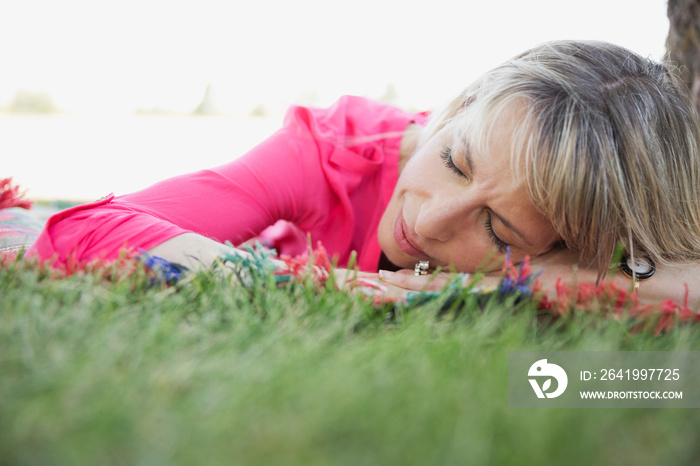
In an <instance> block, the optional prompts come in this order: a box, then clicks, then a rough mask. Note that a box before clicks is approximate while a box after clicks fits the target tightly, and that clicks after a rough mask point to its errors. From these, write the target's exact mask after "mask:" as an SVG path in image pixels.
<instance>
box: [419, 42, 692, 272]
mask: <svg viewBox="0 0 700 466" xmlns="http://www.w3.org/2000/svg"><path fill="white" fill-rule="evenodd" d="M516 104H517V105H520V106H521V108H524V113H523V115H524V116H523V119H522V121H520V123H519V125H517V126H516V130H515V132H514V134H513V135H512V139H511V145H512V146H511V147H512V151H513V165H512V167H513V169H514V170H515V171H514V173H517V168H518V167H523V166H524V170H525V173H524V176H525V177H526V182H527V186H528V189H529V194H530V198H531V200H532V202H533V203H534V205H535V207H536V208H537V209H538V210H539V211H540V212H542V214H544V215H545V216H546V217H547V219H549V220H550V221H551V223H552V225H553V226H554V228H555V229H556V230H557V232H558V233H559V234H560V235H561V237H562V238H563V240H564V242H565V243H566V246H567V247H568V248H570V249H572V250H574V251H577V252H578V254H579V256H580V259H581V260H582V261H583V262H585V263H587V265H592V266H594V267H596V268H597V270H598V271H599V278H601V277H602V276H603V274H604V273H605V271H606V270H607V268H608V267H609V265H610V262H611V259H612V256H613V254H614V251H615V248H616V245H617V244H618V243H622V244H623V245H624V247H625V248H626V249H627V252H628V253H629V254H632V255H636V256H640V255H643V256H646V257H649V258H651V259H652V260H653V261H654V262H656V263H657V264H667V263H671V262H682V261H690V260H697V259H700V210H699V208H700V154H699V152H698V151H699V148H698V141H699V140H700V132H699V129H698V122H697V116H696V114H695V110H694V107H693V105H692V104H691V101H690V98H689V95H688V92H687V90H686V89H685V88H684V87H683V85H682V84H681V81H680V80H679V78H678V77H677V76H676V74H675V73H674V70H672V69H670V67H666V66H664V65H663V64H661V63H656V62H654V61H652V60H649V59H645V58H642V57H640V56H639V55H637V54H635V53H633V52H631V51H629V50H626V49H624V48H622V47H619V46H615V45H612V44H608V43H602V42H574V41H556V42H550V43H546V44H543V45H541V46H539V47H536V48H534V49H531V50H529V51H527V52H525V53H523V54H521V55H519V56H517V57H515V58H513V59H512V60H510V61H508V62H506V63H504V64H503V65H501V66H499V67H498V68H496V69H494V70H492V71H491V72H489V73H487V74H486V75H484V76H483V77H482V78H481V79H479V80H478V81H477V82H476V83H474V84H473V85H472V86H469V87H468V88H467V89H465V90H464V91H463V92H462V93H461V94H460V95H459V96H458V97H457V98H455V99H453V100H452V101H451V102H449V103H448V104H447V105H446V106H445V107H444V108H442V109H440V110H438V111H436V112H435V113H434V114H433V115H432V118H431V121H430V123H429V125H428V126H427V127H426V131H425V134H424V140H425V139H427V138H429V137H431V136H432V135H434V134H436V133H437V132H438V131H440V130H441V129H442V128H444V127H445V126H446V125H448V124H451V123H455V124H458V125H459V126H460V127H461V128H462V131H463V132H465V133H466V135H467V136H468V137H469V140H470V143H471V144H473V145H474V146H475V149H476V150H486V151H488V147H487V146H488V145H487V141H488V139H489V130H490V128H493V126H494V124H496V120H497V119H498V116H499V115H500V114H501V113H502V112H503V111H504V110H505V109H507V108H512V106H513V105H516ZM521 162H524V164H523V165H521Z"/></svg>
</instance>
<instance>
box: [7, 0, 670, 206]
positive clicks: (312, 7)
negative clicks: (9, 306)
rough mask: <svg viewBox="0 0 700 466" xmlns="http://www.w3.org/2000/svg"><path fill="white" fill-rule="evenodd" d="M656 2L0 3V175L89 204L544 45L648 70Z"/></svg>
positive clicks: (418, 102)
mask: <svg viewBox="0 0 700 466" xmlns="http://www.w3.org/2000/svg"><path fill="white" fill-rule="evenodd" d="M668 24H669V23H668V19H667V17H666V1H665V0H588V1H587V2H564V1H561V0H528V1H522V0H501V1H497V2H495V1H488V0H478V1H477V0H462V1H458V2H456V1H454V0H433V1H431V2H426V1H425V0H422V1H410V0H402V1H398V0H396V1H395V0H354V1H352V2H347V1H346V2H335V1H332V0H324V1H321V0H297V1H282V0H275V1H256V2H252V1H246V2H244V1H240V0H234V1H214V0H197V1H177V0H170V1H165V0H121V1H119V2H106V1H101V0H22V1H21V2H20V1H15V2H12V1H5V2H2V3H1V4H0V178H4V177H7V176H12V177H13V178H14V180H15V181H16V182H17V183H19V184H21V185H22V186H23V187H25V188H27V190H28V196H29V197H30V198H33V199H39V200H41V199H66V200H78V201H80V200H93V199H96V198H98V197H101V196H103V195H105V194H108V193H110V192H114V193H115V194H117V195H119V194H125V193H128V192H131V191H134V190H136V189H140V188H143V187H146V186H148V185H150V184H152V183H154V182H156V181H158V180H160V179H162V178H166V177H169V176H173V175H176V174H180V173H185V172H188V171H192V170H196V169H199V168H206V167H209V166H215V165H218V164H221V163H225V162H226V161H228V160H231V159H232V158H235V157H237V156H239V155H241V154H242V153H244V152H245V151H246V150H247V149H249V148H250V147H252V146H253V145H255V144H256V143H258V142H260V141H261V140H262V139H264V138H265V137H266V136H267V135H269V134H271V133H272V132H273V131H274V130H275V129H276V128H278V127H279V126H280V124H281V122H282V118H283V116H284V111H285V109H286V108H287V106H289V105H290V104H294V103H299V104H304V105H315V106H327V105H330V104H332V103H333V102H334V101H335V100H336V99H337V98H338V97H339V96H341V95H343V94H357V95H363V96H367V97H372V98H375V99H380V100H384V101H386V102H390V103H393V104H395V105H398V106H400V107H403V108H406V109H410V110H428V109H431V108H434V107H435V106H437V105H439V104H441V103H442V102H443V101H445V100H447V99H449V98H450V97H451V96H452V95H453V94H455V93H456V92H458V91H459V90H460V89H461V88H462V87H464V86H465V85H466V84H468V83H469V82H470V81H472V80H473V79H474V78H476V77H477V76H478V75H480V74H481V73H483V72H485V71H487V70H488V69H490V68H492V67H493V66H495V65H497V64H499V63H500V62H502V61H504V60H506V59H508V58H510V57H511V56H512V55H515V54H516V53H519V52H521V51H523V50H525V49H527V48H529V47H531V46H534V45H536V44H539V43H541V42H544V41H547V40H552V39H598V40H606V41H610V42H615V43H618V44H620V45H623V46H626V47H628V48H630V49H632V50H634V51H636V52H638V53H640V54H642V55H644V56H650V57H652V58H654V59H657V60H660V59H661V58H662V57H663V55H664V54H665V40H666V35H667V33H668Z"/></svg>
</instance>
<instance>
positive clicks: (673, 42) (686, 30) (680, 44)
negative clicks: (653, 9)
mask: <svg viewBox="0 0 700 466" xmlns="http://www.w3.org/2000/svg"><path fill="white" fill-rule="evenodd" d="M667 14H668V19H669V22H670V28H669V31H668V38H667V39H666V51H667V53H668V59H669V60H670V61H671V62H675V63H676V64H678V65H679V66H680V70H681V77H682V78H683V81H685V83H686V85H687V86H688V89H689V90H690V92H691V94H692V96H693V100H694V102H695V108H696V109H697V110H698V112H699V113H700V0H668V10H667Z"/></svg>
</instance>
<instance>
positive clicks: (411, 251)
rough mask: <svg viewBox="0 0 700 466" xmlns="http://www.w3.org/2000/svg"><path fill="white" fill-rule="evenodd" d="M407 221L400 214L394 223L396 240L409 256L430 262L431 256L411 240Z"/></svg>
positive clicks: (400, 213)
mask: <svg viewBox="0 0 700 466" xmlns="http://www.w3.org/2000/svg"><path fill="white" fill-rule="evenodd" d="M408 232H409V229H408V226H407V225H406V221H405V220H404V219H403V212H399V215H398V216H397V217H396V221H395V222H394V239H395V240H396V244H397V245H398V246H399V248H400V249H401V250H402V251H403V252H405V253H406V254H408V255H409V256H413V257H416V258H418V259H423V260H428V259H430V256H428V255H427V254H426V253H424V252H423V251H422V250H421V249H419V248H418V246H417V245H416V243H415V241H413V240H412V239H411V238H410V236H409V235H410V233H408Z"/></svg>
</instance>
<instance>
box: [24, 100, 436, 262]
mask: <svg viewBox="0 0 700 466" xmlns="http://www.w3.org/2000/svg"><path fill="white" fill-rule="evenodd" d="M426 120H427V117H426V116H425V115H424V114H413V113H407V112H405V111H403V110H400V109H398V108H395V107H392V106H389V105H386V104H382V103H377V102H373V101H371V100H368V99H365V98H361V97H352V96H345V97H342V98H340V99H339V100H338V101H337V102H336V103H335V104H334V105H333V106H331V107H330V108H328V109H316V108H305V107H299V106H294V107H291V108H290V110H289V111H288V113H287V116H286V118H285V122H284V126H283V127H282V129H280V130H279V131H277V132H276V133H275V134H273V135H272V136H271V137H270V138H268V139H267V140H265V141H264V142H263V143H262V144H260V145H258V146H257V147H255V148H254V149H252V150H251V151H250V152H248V153H247V154H245V155H243V156H242V157H240V158H238V159H235V160H233V161H231V162H229V163H227V164H225V165H222V166H219V167H215V168H211V169H207V170H201V171H198V172H194V173H191V174H187V175H182V176H178V177H175V178H171V179H168V180H165V181H162V182H160V183H157V184H155V185H153V186H151V187H149V188H146V189H144V190H142V191H138V192H135V193H133V194H129V195H126V196H120V197H114V196H113V195H110V196H107V197H105V198H103V199H101V200H99V201H96V202H93V203H91V204H86V205H82V206H78V207H74V208H72V209H68V210H66V211H63V212H60V213H58V214H56V215H54V216H53V217H51V218H50V219H49V221H48V223H47V225H46V227H45V228H44V230H43V231H42V233H41V235H40V236H39V238H38V239H37V241H36V242H35V243H34V245H33V246H32V247H31V248H30V250H29V251H28V255H29V256H30V257H31V256H32V255H36V256H38V257H39V258H41V259H43V260H49V259H50V260H53V261H54V264H57V265H60V264H65V263H66V262H67V261H69V260H71V261H78V262H87V261H91V260H95V259H106V260H110V259H115V258H117V257H118V255H119V253H120V251H122V250H123V249H124V248H126V249H132V250H133V249H137V248H142V249H145V250H148V249H150V248H152V247H154V246H156V245H158V244H160V243H162V242H164V241H166V240H168V239H170V238H173V237H175V236H177V235H180V234H183V233H187V232H192V233H198V234H200V235H204V236H207V237H209V238H212V239H214V240H216V241H219V242H226V241H230V242H231V243H232V244H234V245H238V244H240V243H242V242H244V241H246V240H248V239H250V238H253V237H260V238H262V239H263V240H265V241H267V242H269V243H270V245H271V246H272V247H275V248H276V249H277V250H278V252H279V253H280V254H292V255H293V254H298V253H301V252H303V251H305V249H306V244H307V239H306V233H307V232H308V233H309V234H310V235H311V240H312V244H314V245H315V244H316V243H317V242H318V241H320V242H321V243H322V244H323V245H324V247H325V248H326V250H327V251H328V252H329V254H330V255H331V256H332V257H336V258H337V260H338V265H339V266H341V267H342V266H344V265H346V264H347V261H348V259H349V257H350V254H351V252H352V251H356V252H357V254H358V267H359V268H360V270H363V271H376V270H377V267H378V264H379V258H380V255H381V250H380V248H379V243H378V240H377V228H378V226H379V220H380V218H381V216H382V214H383V213H384V210H385V209H386V206H387V204H388V202H389V199H390V198H391V195H392V192H393V189H394V187H395V186H396V182H397V179H398V175H399V171H398V163H399V149H400V145H401V138H402V136H403V133H404V131H405V129H406V127H407V126H408V125H409V124H410V123H411V122H416V123H418V124H421V125H422V124H425V123H426ZM280 221H281V222H280Z"/></svg>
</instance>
